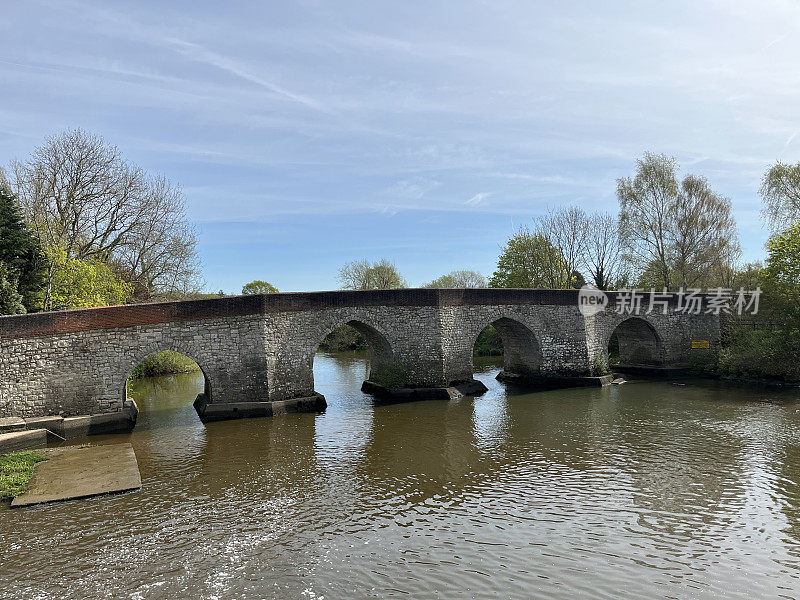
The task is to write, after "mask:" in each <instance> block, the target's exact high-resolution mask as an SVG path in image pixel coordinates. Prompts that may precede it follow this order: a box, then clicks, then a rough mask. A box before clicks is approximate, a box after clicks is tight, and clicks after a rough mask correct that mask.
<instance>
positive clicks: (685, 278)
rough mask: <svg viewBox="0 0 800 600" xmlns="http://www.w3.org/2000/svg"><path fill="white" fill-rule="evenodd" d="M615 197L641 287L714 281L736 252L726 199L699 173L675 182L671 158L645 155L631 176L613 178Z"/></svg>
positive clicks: (627, 254)
mask: <svg viewBox="0 0 800 600" xmlns="http://www.w3.org/2000/svg"><path fill="white" fill-rule="evenodd" d="M617 196H618V198H619V203H620V236H621V239H622V243H623V248H624V251H625V258H626V260H627V261H629V262H630V263H631V264H632V265H634V266H635V267H636V268H637V270H638V272H639V274H640V275H639V277H640V279H642V282H643V283H644V284H645V285H646V284H651V285H658V286H663V287H665V288H676V287H678V286H684V287H686V286H696V285H701V284H705V285H710V284H714V283H715V277H716V275H715V274H716V273H719V272H720V267H721V266H723V265H732V264H733V263H734V262H735V260H736V258H737V257H738V255H739V252H740V250H739V241H738V234H737V231H736V223H735V221H734V219H733V216H732V214H731V201H730V200H729V199H728V198H724V197H722V196H720V195H719V194H717V193H715V192H714V191H712V190H711V188H710V187H709V185H708V182H707V181H706V180H705V179H704V178H702V177H697V176H694V175H687V176H686V177H685V178H684V179H683V181H682V182H681V183H678V176H677V163H676V162H675V159H673V158H670V157H667V156H665V155H663V154H658V155H657V154H650V153H646V154H645V156H644V158H643V159H641V160H639V161H637V168H636V175H635V176H634V177H633V179H631V178H627V177H626V178H622V179H619V180H618V181H617Z"/></svg>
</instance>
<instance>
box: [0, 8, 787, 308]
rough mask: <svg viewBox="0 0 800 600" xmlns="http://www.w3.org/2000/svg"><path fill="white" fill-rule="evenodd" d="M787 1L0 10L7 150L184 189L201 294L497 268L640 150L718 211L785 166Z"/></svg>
mask: <svg viewBox="0 0 800 600" xmlns="http://www.w3.org/2000/svg"><path fill="white" fill-rule="evenodd" d="M798 29H800V3H796V2H794V1H790V0H762V1H760V2H733V1H730V0H727V1H696V2H670V1H663V2H658V3H655V2H605V3H597V2H570V3H553V2H541V3H537V2H505V1H499V0H492V1H486V2H471V1H459V2H437V1H428V2H425V3H417V2H380V1H370V2H349V1H341V2H329V1H318V2H291V3H290V2H270V3H256V2H251V3H240V2H230V1H229V2H225V3H220V2H199V1H191V2H188V1H187V2H170V3H162V2H151V1H148V0H141V1H139V2H136V3H125V4H123V3H113V2H99V1H98V2H61V1H59V2H36V1H31V0H26V1H25V2H4V3H3V18H2V20H0V78H1V79H2V81H3V92H2V99H0V163H7V162H8V160H10V159H11V158H13V157H18V158H24V157H25V156H26V155H27V154H28V153H29V152H30V151H31V150H32V149H33V148H34V147H35V146H36V145H37V144H39V143H40V142H41V141H42V139H43V138H44V137H45V136H47V135H50V134H54V133H58V132H59V131H61V130H63V129H65V128H68V127H82V128H84V129H87V130H89V131H92V132H96V133H100V134H102V135H103V136H104V137H105V138H106V139H107V140H109V141H111V142H113V143H114V144H116V145H118V146H119V147H120V148H121V149H122V151H123V152H124V153H125V154H126V155H127V156H128V157H129V158H130V159H131V160H133V161H134V162H137V163H139V164H141V165H142V166H143V167H145V168H146V169H148V170H151V171H156V172H161V173H164V174H165V175H166V176H167V177H169V178H170V179H172V180H173V181H175V182H178V183H180V184H181V185H182V187H183V189H184V192H185V194H186V197H187V200H188V203H189V213H190V217H191V218H192V220H193V221H194V222H195V223H196V224H197V228H198V231H199V234H200V237H199V239H200V253H201V256H202V260H203V263H204V273H205V277H206V280H207V287H208V289H210V290H217V289H224V290H225V291H227V292H238V291H239V290H240V288H241V286H242V284H243V283H246V282H248V281H250V280H252V279H265V280H268V281H270V282H272V283H273V284H274V285H276V286H277V287H279V288H280V289H281V290H282V291H296V290H297V291H299V290H313V289H333V288H336V287H337V281H336V271H337V269H338V267H339V266H341V265H342V264H343V263H344V262H346V261H349V260H354V259H361V258H370V259H377V258H381V257H386V258H389V259H391V260H393V261H395V263H396V264H397V266H398V268H399V269H400V271H401V272H402V273H403V274H404V275H405V276H406V278H407V279H408V280H409V282H410V283H411V284H416V285H419V284H423V283H425V282H426V281H429V280H431V279H433V278H434V277H437V276H439V275H441V274H443V273H445V272H448V271H450V270H453V269H465V268H469V269H476V270H478V271H481V272H483V273H485V274H490V273H491V271H492V270H493V267H494V264H495V261H496V259H497V255H498V253H499V250H500V247H501V246H502V244H503V242H504V241H505V239H506V238H507V236H508V235H509V233H511V232H512V230H513V229H514V228H515V227H516V226H518V225H520V224H524V223H527V222H529V221H530V219H531V217H533V216H536V215H538V214H541V213H542V212H544V211H545V210H546V209H547V207H559V206H564V205H570V204H576V205H579V206H582V207H584V208H586V209H587V210H595V209H602V210H609V211H616V209H617V202H616V197H615V180H616V179H617V178H618V177H621V176H627V175H630V174H631V173H632V171H633V168H634V163H635V159H636V158H637V157H639V156H641V154H642V153H643V152H644V151H646V150H653V151H658V152H665V153H668V154H671V155H674V156H675V157H676V158H677V159H678V160H679V161H680V163H681V165H682V166H683V168H684V171H690V172H693V173H696V174H700V175H703V176H706V177H707V178H708V179H709V180H710V182H711V184H712V186H713V187H714V188H715V189H717V190H718V191H720V192H721V193H724V194H725V195H727V196H729V197H730V198H731V199H732V200H733V204H734V208H735V214H736V217H737V220H738V222H739V228H740V233H741V236H742V246H743V250H744V259H746V260H752V259H756V258H760V257H761V256H762V255H763V243H764V241H765V239H766V233H765V231H764V229H763V228H762V226H761V222H760V219H759V208H760V205H759V199H758V195H757V191H758V187H759V181H760V178H761V176H762V174H763V173H764V171H765V169H766V168H767V167H768V165H769V164H770V163H772V162H774V161H775V160H778V159H781V160H784V161H791V162H797V161H798V160H800V135H798V132H800V119H798V115H799V112H798V111H799V107H800V102H798V100H800V95H799V94H800V62H798V60H797V59H798V56H800V35H798V33H799V32H798Z"/></svg>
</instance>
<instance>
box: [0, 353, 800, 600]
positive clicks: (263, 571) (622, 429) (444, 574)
mask: <svg viewBox="0 0 800 600" xmlns="http://www.w3.org/2000/svg"><path fill="white" fill-rule="evenodd" d="M315 363H316V364H315V373H316V380H317V390H318V391H320V392H322V393H324V394H325V395H326V397H327V398H328V403H329V407H328V409H327V411H326V412H325V413H323V414H316V415H315V414H299V415H285V416H280V417H275V418H271V419H250V420H241V421H227V422H219V423H211V424H208V425H203V424H202V423H201V422H200V421H199V419H198V418H197V415H196V414H195V412H194V409H193V408H192V406H191V402H192V400H193V399H194V396H195V395H196V394H197V392H198V391H199V390H201V389H202V376H197V375H180V376H170V377H159V378H152V379H146V380H140V381H139V382H137V384H136V386H135V390H134V391H133V393H132V395H133V396H134V397H135V398H136V399H137V402H138V404H139V407H140V410H141V413H140V416H139V423H138V424H137V426H136V429H135V430H134V431H133V433H131V434H130V435H123V434H117V435H113V436H98V437H92V438H89V439H88V440H80V442H82V443H85V442H86V441H89V442H90V443H92V444H104V443H117V442H121V441H130V442H131V443H132V444H133V446H134V449H135V451H136V456H137V458H138V460H139V466H140V468H141V473H142V481H143V487H142V489H141V491H139V492H135V493H129V494H121V495H116V496H107V497H100V498H94V499H90V500H83V501H74V502H67V503H62V504H53V505H45V506H40V507H34V508H30V509H18V510H10V509H9V508H7V506H5V505H3V506H0V598H14V599H25V600H27V599H50V598H54V599H55V598H58V599H61V598H75V599H94V598H131V599H150V598H169V599H172V600H175V599H180V598H192V599H225V598H248V599H250V598H252V599H259V598H301V599H302V598H306V599H322V598H327V599H331V600H332V599H338V598H348V599H359V598H413V599H418V598H423V599H424V598H448V599H449V598H555V599H561V598H576V597H581V598H636V599H640V598H748V599H750V600H752V599H756V598H798V597H800V392H797V391H794V392H783V393H778V392H770V391H764V390H758V389H743V388H737V387H733V386H729V385H722V384H718V383H713V382H689V384H688V385H673V384H671V383H669V382H630V383H628V384H625V385H622V386H611V387H608V388H605V389H570V390H559V391H543V392H537V393H530V392H523V391H519V390H513V389H510V388H509V389H506V388H505V387H504V386H503V385H501V384H499V383H498V382H496V381H495V380H494V375H495V374H496V373H497V371H498V368H497V367H496V366H495V365H493V364H491V361H489V362H486V363H485V364H483V365H482V366H480V367H479V369H478V370H479V372H478V374H477V377H479V378H480V379H482V380H483V381H484V382H485V383H486V384H487V385H489V387H490V390H489V392H488V393H486V394H485V395H483V396H481V397H478V398H470V397H467V398H463V399H461V400H457V401H450V402H446V401H422V402H413V403H404V404H376V403H375V402H374V401H373V400H372V398H371V397H370V396H366V395H364V394H362V393H361V392H360V391H359V386H360V384H361V381H362V380H363V379H364V376H365V374H366V372H367V370H368V364H367V361H366V359H364V358H363V357H360V356H357V355H352V354H350V355H325V354H319V355H318V356H317V359H316V361H315Z"/></svg>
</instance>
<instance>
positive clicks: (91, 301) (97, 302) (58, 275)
mask: <svg viewBox="0 0 800 600" xmlns="http://www.w3.org/2000/svg"><path fill="white" fill-rule="evenodd" d="M47 257H48V260H49V261H50V263H51V265H52V272H53V273H52V283H51V290H50V293H51V299H52V305H53V309H55V310H63V309H68V308H91V307H93V306H109V305H115V304H124V303H125V302H127V301H128V300H129V299H130V297H131V295H132V294H133V285H132V284H131V283H128V282H126V281H123V280H122V279H121V278H120V277H119V276H118V275H117V274H116V273H115V272H114V271H113V270H112V269H111V267H109V266H108V265H107V264H106V263H105V262H104V261H103V260H101V259H100V258H97V257H93V258H88V259H86V260H79V259H77V258H69V257H68V256H67V251H66V249H64V248H50V249H48V250H47Z"/></svg>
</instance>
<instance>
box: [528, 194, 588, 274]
mask: <svg viewBox="0 0 800 600" xmlns="http://www.w3.org/2000/svg"><path fill="white" fill-rule="evenodd" d="M535 232H536V233H539V234H540V235H542V236H543V237H544V238H545V239H547V240H548V241H549V242H550V243H551V244H552V245H553V247H555V248H556V249H557V250H558V252H559V253H560V254H552V253H551V254H552V257H553V259H554V264H553V267H554V268H556V269H560V270H561V271H563V272H562V273H561V277H559V279H562V280H564V281H569V282H573V284H574V283H575V282H574V280H575V279H576V275H577V274H579V273H580V270H581V269H582V268H583V266H584V265H585V262H586V250H587V242H588V236H589V218H588V216H587V215H586V213H585V212H584V211H583V210H582V209H580V208H578V207H576V206H571V207H569V208H561V209H557V210H550V211H548V213H547V214H546V215H544V216H543V217H539V218H538V219H536V221H535ZM556 257H557V258H556ZM579 278H580V277H579ZM581 279H582V278H581Z"/></svg>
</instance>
